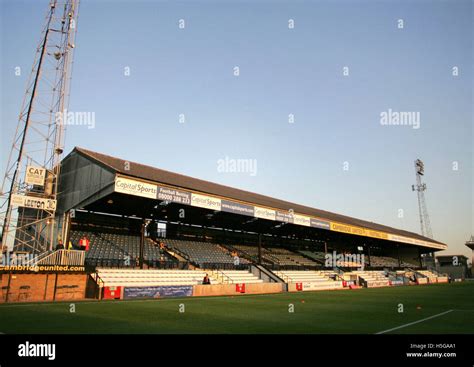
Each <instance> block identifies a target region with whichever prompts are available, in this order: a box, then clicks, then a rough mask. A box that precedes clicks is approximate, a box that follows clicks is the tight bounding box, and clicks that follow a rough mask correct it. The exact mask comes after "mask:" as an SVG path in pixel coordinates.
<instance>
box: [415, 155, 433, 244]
mask: <svg viewBox="0 0 474 367" xmlns="http://www.w3.org/2000/svg"><path fill="white" fill-rule="evenodd" d="M415 172H416V185H412V186H411V188H412V190H413V191H416V192H417V196H418V209H419V212H420V227H421V234H422V235H423V236H425V237H429V238H433V232H432V231H431V223H430V217H429V215H428V209H427V208H426V200H425V190H426V184H425V183H422V182H421V178H422V176H424V174H425V165H424V163H423V162H422V161H421V160H420V159H417V160H416V161H415Z"/></svg>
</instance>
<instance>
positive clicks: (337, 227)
mask: <svg viewBox="0 0 474 367" xmlns="http://www.w3.org/2000/svg"><path fill="white" fill-rule="evenodd" d="M330 225H331V230H332V231H336V232H342V233H349V234H354V235H357V236H365V237H372V238H379V239H384V240H387V239H388V233H385V232H380V231H375V230H372V229H368V228H362V227H356V226H351V225H348V224H342V223H337V222H330Z"/></svg>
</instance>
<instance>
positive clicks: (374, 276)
mask: <svg viewBox="0 0 474 367" xmlns="http://www.w3.org/2000/svg"><path fill="white" fill-rule="evenodd" d="M351 274H355V275H357V276H358V278H359V284H361V285H364V286H365V287H367V288H375V287H387V286H389V285H390V280H389V279H388V278H387V276H386V275H385V272H383V271H376V270H365V271H353V272H351Z"/></svg>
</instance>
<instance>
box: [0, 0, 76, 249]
mask: <svg viewBox="0 0 474 367" xmlns="http://www.w3.org/2000/svg"><path fill="white" fill-rule="evenodd" d="M78 7H79V0H63V1H61V0H51V1H50V2H49V5H48V10H47V13H46V19H45V25H44V28H43V30H42V33H41V41H40V43H39V45H38V47H37V48H36V56H35V60H34V62H33V67H32V70H31V74H30V77H29V79H28V82H27V86H26V92H25V96H24V99H23V103H22V107H21V112H20V114H19V117H18V124H17V129H16V133H15V136H14V139H13V143H12V146H11V150H10V154H9V158H8V162H7V165H6V167H5V176H4V179H3V184H2V191H1V192H0V195H1V196H0V200H1V201H0V205H1V206H0V223H1V224H2V246H7V247H8V248H9V249H12V248H13V249H14V250H22V251H27V252H32V253H40V252H43V251H46V250H49V249H51V248H52V247H53V245H54V243H55V240H56V239H55V233H56V230H55V227H56V224H55V210H56V198H57V194H58V177H59V173H60V159H61V155H62V152H63V149H64V146H63V144H64V133H65V123H64V122H65V116H64V114H65V113H66V112H67V106H68V100H69V87H70V81H71V71H72V64H73V53H74V47H75V44H74V41H75V34H76V26H77V20H78Z"/></svg>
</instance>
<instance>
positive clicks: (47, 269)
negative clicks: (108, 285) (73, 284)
mask: <svg viewBox="0 0 474 367" xmlns="http://www.w3.org/2000/svg"><path fill="white" fill-rule="evenodd" d="M85 271H86V268H85V267H84V266H75V265H0V273H2V272H21V273H51V272H53V273H78V272H79V273H83V272H85Z"/></svg>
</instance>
